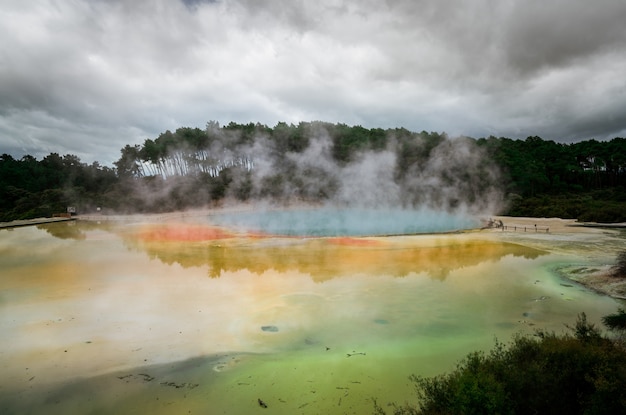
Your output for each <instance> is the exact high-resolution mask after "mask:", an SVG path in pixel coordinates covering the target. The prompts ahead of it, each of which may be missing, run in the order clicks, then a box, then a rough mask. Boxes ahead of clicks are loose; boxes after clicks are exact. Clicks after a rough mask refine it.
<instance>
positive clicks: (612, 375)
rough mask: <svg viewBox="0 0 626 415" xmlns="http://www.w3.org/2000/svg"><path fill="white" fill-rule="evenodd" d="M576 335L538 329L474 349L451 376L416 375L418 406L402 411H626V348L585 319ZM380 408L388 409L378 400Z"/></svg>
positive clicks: (398, 409)
mask: <svg viewBox="0 0 626 415" xmlns="http://www.w3.org/2000/svg"><path fill="white" fill-rule="evenodd" d="M571 330H572V332H573V333H571V334H570V333H566V334H562V335H556V334H554V333H544V332H537V333H536V336H534V337H531V336H521V335H520V336H517V337H515V338H514V339H513V341H512V343H511V345H510V346H508V347H505V346H504V345H503V344H502V343H498V342H497V343H496V345H495V347H494V348H493V350H491V351H490V352H489V353H487V354H485V353H482V352H473V353H470V354H469V355H467V357H466V358H465V359H464V360H462V361H461V362H460V363H459V364H458V365H457V368H456V369H455V370H454V371H452V372H451V373H449V374H445V375H440V376H436V377H433V378H424V377H421V376H416V375H412V376H411V377H410V379H411V381H412V382H414V384H415V387H416V393H417V398H418V401H419V406H418V407H414V406H410V405H408V404H406V405H403V406H400V405H397V404H390V406H391V407H392V410H393V412H392V413H393V414H394V415H403V414H438V415H442V414H466V415H467V414H617V413H626V350H624V349H623V348H622V347H621V346H620V345H619V343H617V342H615V341H613V340H611V339H608V338H605V337H603V336H602V335H601V334H600V332H599V330H598V329H597V328H596V327H595V326H594V325H593V324H590V323H588V322H587V320H586V316H585V314H584V313H583V314H581V315H580V316H579V319H578V322H577V323H576V326H575V327H572V328H571ZM374 405H375V413H376V414H378V415H384V414H386V412H385V410H384V409H383V408H382V407H381V406H380V405H379V404H378V403H376V401H375V402H374Z"/></svg>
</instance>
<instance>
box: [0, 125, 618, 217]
mask: <svg viewBox="0 0 626 415" xmlns="http://www.w3.org/2000/svg"><path fill="white" fill-rule="evenodd" d="M382 165H384V167H385V169H383V168H382V167H381V166H382ZM347 179H350V180H352V181H351V182H350V183H349V185H346V180H347ZM383 179H384V180H383ZM360 186H363V188H364V189H365V190H366V192H364V193H363V194H362V195H361V196H359V197H363V198H366V197H367V194H365V193H367V192H370V191H371V192H378V193H380V195H379V198H385V197H387V196H388V195H391V190H394V191H395V193H393V195H394V197H396V198H397V200H396V199H393V201H394V203H396V204H400V205H402V206H404V207H408V208H412V207H417V206H421V205H430V207H433V208H441V209H448V210H449V209H455V208H458V206H460V205H461V204H462V203H470V204H473V206H482V205H481V203H480V202H481V201H484V200H487V199H489V198H494V197H497V195H496V193H497V192H494V190H498V191H499V194H500V195H501V198H502V201H501V202H502V203H501V204H500V206H501V209H502V210H501V212H498V213H503V214H509V215H514V216H515V215H524V216H544V217H545V216H558V217H563V218H577V219H581V220H587V221H589V220H595V221H601V222H611V221H626V209H625V206H626V139H624V138H620V137H616V138H614V139H612V140H610V141H597V140H587V141H581V142H578V143H572V144H562V143H556V142H554V141H550V140H543V139H542V138H540V137H528V138H527V139H525V140H513V139H510V138H506V137H488V138H479V139H474V138H469V137H456V138H451V137H448V136H447V134H445V133H436V132H426V131H421V132H412V131H409V130H407V129H404V128H393V129H380V128H372V129H367V128H364V127H362V126H358V125H357V126H348V125H345V124H341V123H339V124H333V123H325V122H317V121H316V122H301V123H299V124H297V125H294V124H287V123H283V122H280V123H278V124H277V125H275V126H274V127H268V126H266V125H263V124H260V123H256V124H255V123H249V124H238V123H234V122H231V123H230V124H228V125H225V126H220V125H219V123H217V122H215V121H211V122H209V123H207V125H206V127H205V128H204V129H200V128H188V127H182V128H178V129H176V130H175V131H174V132H172V131H165V132H164V133H161V134H160V135H159V136H158V137H156V138H154V139H146V140H145V141H144V142H143V143H142V144H141V145H139V144H138V145H134V146H132V145H126V146H125V147H124V148H122V149H121V151H120V158H119V159H118V160H117V161H116V162H115V163H114V167H107V166H102V165H100V164H99V163H97V162H94V163H92V164H86V163H83V162H81V161H80V159H79V158H78V157H76V156H74V155H70V154H68V155H64V156H60V155H59V154H57V153H51V154H50V155H48V156H46V157H44V158H43V159H42V160H37V159H35V158H34V157H32V156H29V155H26V156H24V157H22V158H21V159H14V158H13V157H12V156H10V155H7V154H3V155H2V156H0V220H2V221H7V220H12V219H25V218H32V217H38V216H49V215H52V214H53V213H59V212H64V211H65V210H66V209H67V207H68V206H75V207H76V208H77V210H78V212H89V211H93V210H95V209H96V208H97V207H101V208H102V209H103V210H104V211H105V212H106V211H115V212H160V211H170V210H176V209H186V208H195V207H204V206H211V205H214V204H217V203H220V202H222V201H224V200H233V201H255V200H267V201H270V202H273V203H291V202H294V201H299V202H305V203H320V202H321V203H323V202H325V201H329V200H340V201H343V202H346V198H347V197H348V196H346V194H345V192H346V188H347V187H350V188H352V189H353V193H350V194H349V195H350V196H351V197H353V195H359V193H358V192H355V191H354V188H358V187H360ZM368 186H369V187H368ZM342 197H343V199H342ZM389 197H390V196H389ZM491 213H494V212H491Z"/></svg>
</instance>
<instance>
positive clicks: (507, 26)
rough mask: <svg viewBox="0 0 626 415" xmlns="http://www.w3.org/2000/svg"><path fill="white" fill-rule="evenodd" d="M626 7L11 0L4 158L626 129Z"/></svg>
mask: <svg viewBox="0 0 626 415" xmlns="http://www.w3.org/2000/svg"><path fill="white" fill-rule="evenodd" d="M625 22H626V1H624V0H594V1H589V0H471V1H469V0H437V1H435V0H429V1H427V0H387V1H385V0H343V1H342V0H264V1H260V0H219V1H213V0H211V1H208V0H152V1H148V0H145V1H144V0H56V1H55V0H28V1H24V0H0V154H1V153H9V154H11V155H13V156H14V157H18V158H19V157H22V156H23V155H24V154H31V155H33V156H35V157H37V158H39V159H40V158H41V157H43V156H45V155H47V154H49V153H50V152H57V153H60V154H62V155H63V154H68V153H70V154H75V155H77V156H79V157H80V158H81V160H82V161H84V162H87V163H91V162H92V161H95V160H97V161H99V162H101V163H102V164H107V165H111V163H112V162H113V161H115V160H117V159H118V158H119V155H120V149H121V148H122V147H123V146H124V145H126V144H131V145H134V144H141V143H143V141H144V140H145V139H146V138H156V137H157V136H158V135H159V134H160V133H161V132H163V131H165V130H167V129H170V130H175V129H176V128H178V127H183V126H186V127H200V128H204V127H205V125H206V122H207V121H209V120H216V121H219V122H220V124H221V125H225V124H227V123H229V122H230V121H236V122H240V123H248V122H254V123H256V122H260V123H263V124H267V125H268V126H270V127H272V126H274V125H276V123H277V122H279V121H285V122H288V123H289V122H292V123H294V124H297V123H298V122H300V121H314V120H321V121H328V122H333V123H334V122H341V123H345V124H348V125H362V126H364V127H367V128H373V127H380V128H395V127H405V128H407V129H409V130H413V131H422V130H427V131H437V132H447V133H448V134H450V135H452V136H455V135H469V136H472V137H476V138H478V137H486V136H489V135H495V136H506V137H510V138H526V137H527V136H529V135H539V136H541V137H543V138H544V139H550V140H555V141H559V142H572V141H579V140H583V139H591V138H596V139H599V140H604V139H611V138H613V137H616V136H620V137H624V136H626V23H625Z"/></svg>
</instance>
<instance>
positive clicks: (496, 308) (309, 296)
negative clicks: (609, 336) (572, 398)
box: [0, 217, 626, 414]
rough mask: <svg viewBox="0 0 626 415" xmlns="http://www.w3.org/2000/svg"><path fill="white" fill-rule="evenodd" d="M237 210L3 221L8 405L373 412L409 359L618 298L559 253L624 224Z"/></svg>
mask: <svg viewBox="0 0 626 415" xmlns="http://www.w3.org/2000/svg"><path fill="white" fill-rule="evenodd" d="M229 220H230V222H228V221H225V220H223V218H220V220H216V218H214V217H213V218H212V217H208V218H207V217H192V218H183V217H180V218H176V217H170V218H166V219H163V218H160V219H154V220H150V219H149V218H134V219H133V218H131V219H128V220H126V221H103V222H101V223H98V222H91V221H90V222H85V221H77V222H70V223H57V224H49V225H40V226H38V227H26V228H17V229H14V230H10V231H9V230H2V231H0V337H1V339H2V343H1V344H2V346H1V347H0V371H1V372H2V376H1V377H0V413H2V414H13V413H15V414H18V413H19V414H22V413H46V414H67V413H98V414H109V413H110V414H122V413H152V414H172V413H179V414H187V413H190V414H194V413H195V414H250V413H254V412H255V411H268V413H269V411H271V413H275V414H296V413H298V414H300V413H301V414H317V413H328V414H352V413H355V414H363V413H372V409H373V405H372V398H375V399H377V401H378V403H379V404H382V406H383V407H385V405H386V403H387V402H390V401H396V402H405V401H409V402H412V401H413V399H414V398H413V393H412V392H413V387H412V385H411V384H410V383H409V382H408V376H409V375H411V374H419V375H424V376H429V375H434V374H438V373H441V372H444V371H447V370H451V369H452V368H453V367H454V365H455V363H456V362H457V361H458V360H459V359H460V358H462V357H463V356H464V355H465V354H467V353H468V352H469V351H472V350H477V349H485V350H486V349H489V348H491V347H492V346H493V344H494V339H495V338H497V339H499V340H500V341H504V342H506V341H508V340H509V339H510V337H511V336H512V335H513V334H515V333H532V332H533V331H534V330H535V329H544V330H554V331H557V332H561V331H563V330H564V324H572V323H574V322H575V320H576V315H577V314H578V313H580V312H582V311H584V312H586V313H587V316H588V318H589V319H590V321H592V322H599V320H600V317H601V316H603V315H606V314H609V313H613V312H615V311H616V309H617V307H618V306H619V305H620V304H619V303H618V302H616V301H615V300H612V299H610V298H608V297H605V296H600V295H598V294H595V293H593V292H591V291H589V290H586V289H584V288H582V287H580V286H578V285H576V284H575V283H573V282H571V281H569V280H566V279H564V278H563V276H562V273H561V272H560V270H562V269H568V267H569V268H571V266H572V265H574V266H580V267H593V266H597V265H601V264H606V263H611V262H612V261H613V260H614V258H615V255H616V254H617V252H618V251H619V249H623V246H624V240H625V239H626V235H625V234H624V233H623V232H622V233H620V232H616V231H601V230H588V231H586V232H584V233H568V232H559V231H551V232H550V233H521V232H517V233H513V232H497V231H465V232H458V233H449V234H425V235H405V236H402V235H398V236H387V237H375V236H368V237H357V236H350V235H349V234H348V235H341V236H329V237H304V236H302V235H301V234H299V232H291V233H290V232H275V233H276V234H280V236H277V235H276V234H272V233H268V230H267V229H260V228H258V229H252V231H251V232H247V231H245V230H244V228H245V226H248V227H250V228H255V226H251V225H249V224H245V223H242V221H241V217H239V219H237V223H235V222H234V221H233V220H232V219H229ZM217 222H220V223H219V224H217ZM216 225H219V226H216ZM372 233H375V232H372ZM390 233H394V232H390ZM258 399H261V400H262V401H263V402H264V403H265V404H266V405H267V408H266V409H265V408H262V407H261V406H259V402H258Z"/></svg>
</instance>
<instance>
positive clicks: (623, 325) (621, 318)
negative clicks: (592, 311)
mask: <svg viewBox="0 0 626 415" xmlns="http://www.w3.org/2000/svg"><path fill="white" fill-rule="evenodd" d="M602 323H604V325H605V326H607V327H608V328H609V329H610V330H613V331H617V332H623V333H624V334H626V310H624V309H623V308H620V309H618V310H617V313H615V314H609V315H608V316H604V317H602Z"/></svg>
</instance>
